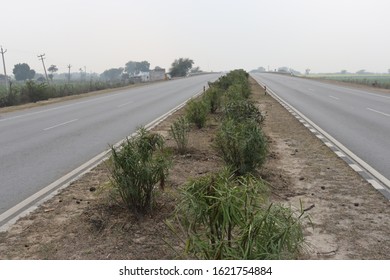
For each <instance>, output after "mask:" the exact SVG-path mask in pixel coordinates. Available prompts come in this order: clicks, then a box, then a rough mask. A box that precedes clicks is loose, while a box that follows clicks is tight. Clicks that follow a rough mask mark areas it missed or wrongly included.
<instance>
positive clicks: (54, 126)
mask: <svg viewBox="0 0 390 280" xmlns="http://www.w3.org/2000/svg"><path fill="white" fill-rule="evenodd" d="M78 120H79V119H74V120H71V121H67V122H63V123H59V124H56V125H53V126H50V127H46V128H44V129H43V130H44V131H46V130H50V129H53V128H56V127H59V126H63V125H66V124H69V123H72V122H75V121H78Z"/></svg>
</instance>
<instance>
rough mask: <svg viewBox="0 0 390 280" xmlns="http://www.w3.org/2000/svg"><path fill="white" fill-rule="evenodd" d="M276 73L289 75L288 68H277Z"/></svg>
mask: <svg viewBox="0 0 390 280" xmlns="http://www.w3.org/2000/svg"><path fill="white" fill-rule="evenodd" d="M278 72H281V73H290V68H288V67H279V68H278Z"/></svg>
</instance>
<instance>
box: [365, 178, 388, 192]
mask: <svg viewBox="0 0 390 280" xmlns="http://www.w3.org/2000/svg"><path fill="white" fill-rule="evenodd" d="M367 181H368V182H369V183H370V184H371V185H372V186H373V187H374V188H375V189H377V190H384V189H385V188H384V187H382V186H381V184H379V183H378V182H377V181H376V180H373V179H369V180H367Z"/></svg>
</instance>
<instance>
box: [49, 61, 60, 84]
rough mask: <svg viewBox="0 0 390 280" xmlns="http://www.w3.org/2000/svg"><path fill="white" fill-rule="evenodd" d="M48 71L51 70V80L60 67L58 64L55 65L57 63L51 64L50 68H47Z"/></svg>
mask: <svg viewBox="0 0 390 280" xmlns="http://www.w3.org/2000/svg"><path fill="white" fill-rule="evenodd" d="M47 71H49V72H50V74H49V78H50V80H52V81H53V76H54V75H53V74H54V73H55V72H57V71H58V68H57V66H55V65H53V64H52V65H51V66H50V67H49V68H47Z"/></svg>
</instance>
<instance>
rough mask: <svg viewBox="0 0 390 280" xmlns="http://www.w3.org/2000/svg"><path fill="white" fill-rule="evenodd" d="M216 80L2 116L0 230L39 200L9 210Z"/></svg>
mask: <svg viewBox="0 0 390 280" xmlns="http://www.w3.org/2000/svg"><path fill="white" fill-rule="evenodd" d="M219 76H220V75H219V74H208V75H199V76H194V77H189V78H183V79H177V80H171V81H164V82H159V83H155V84H150V85H144V86H140V87H135V88H131V89H125V90H124V89H119V90H117V91H114V92H111V93H106V94H99V95H95V96H92V97H85V98H81V99H76V100H72V101H65V102H61V103H56V104H51V105H46V106H40V107H35V108H32V109H26V110H20V111H16V112H12V113H3V114H0V227H1V226H2V225H3V224H5V223H6V222H7V221H8V220H10V219H11V218H13V217H14V216H15V215H17V214H18V213H19V212H21V211H22V210H24V209H25V208H27V207H30V206H31V204H32V203H36V202H37V199H35V201H31V203H30V204H29V205H25V206H23V209H20V210H18V212H15V213H13V212H14V211H12V213H9V212H10V211H11V210H10V208H12V207H14V206H15V205H17V204H20V203H21V202H22V201H24V200H26V199H28V198H29V197H31V196H32V195H33V194H36V193H37V192H39V191H40V190H42V188H45V187H46V186H48V185H50V184H52V183H53V182H54V181H56V180H58V179H59V178H61V177H63V176H65V175H66V174H68V173H69V172H71V171H72V170H75V169H77V168H78V167H80V166H81V165H83V164H84V163H86V162H87V161H88V160H90V159H92V158H94V157H95V156H96V155H98V154H100V153H102V152H103V151H106V150H108V149H109V148H110V145H113V144H115V143H117V142H119V141H120V140H122V139H124V138H126V137H127V136H128V135H131V134H132V133H133V132H135V131H136V129H137V128H138V127H139V126H144V125H146V124H148V123H149V122H151V121H153V120H155V119H156V118H158V117H160V116H161V115H163V114H165V113H166V112H168V111H169V110H171V109H173V108H174V107H176V106H178V105H179V104H181V103H182V102H184V101H186V100H187V99H189V98H190V97H192V96H194V95H195V94H196V93H199V92H200V91H202V90H203V87H204V86H207V82H208V81H214V80H216V79H217V78H218V77H219ZM40 198H41V197H40ZM40 198H39V199H40ZM11 214H12V215H11Z"/></svg>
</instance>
